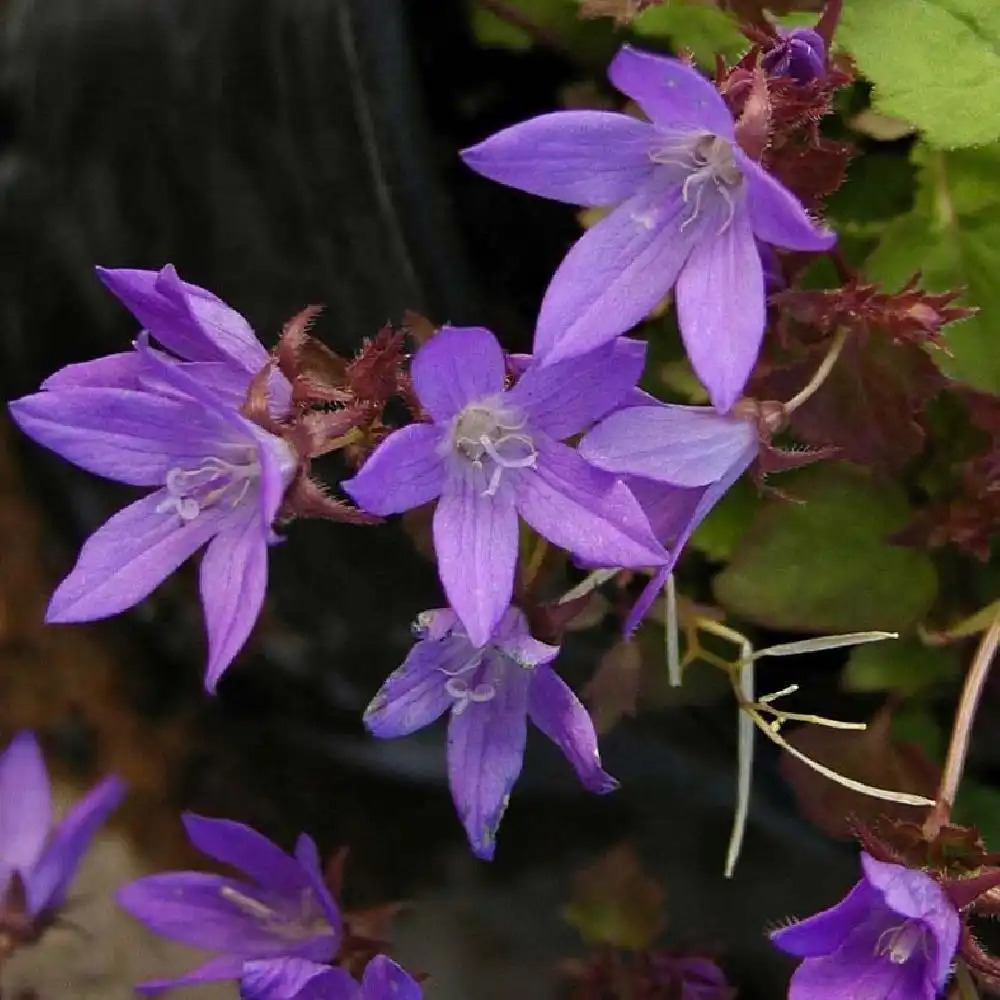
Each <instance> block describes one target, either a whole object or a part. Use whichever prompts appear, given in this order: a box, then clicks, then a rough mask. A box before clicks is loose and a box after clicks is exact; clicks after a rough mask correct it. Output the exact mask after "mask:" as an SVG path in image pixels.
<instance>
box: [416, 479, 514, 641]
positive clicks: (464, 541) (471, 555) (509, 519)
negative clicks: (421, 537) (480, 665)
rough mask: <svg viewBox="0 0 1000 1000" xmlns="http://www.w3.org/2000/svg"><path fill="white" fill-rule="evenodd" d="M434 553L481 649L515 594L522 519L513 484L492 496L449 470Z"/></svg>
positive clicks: (449, 591) (450, 597)
mask: <svg viewBox="0 0 1000 1000" xmlns="http://www.w3.org/2000/svg"><path fill="white" fill-rule="evenodd" d="M434 551H435V552H436V554H437V561H438V573H439V574H440V577H441V583H442V585H443V587H444V592H445V594H447V596H448V603H449V604H450V605H451V606H452V608H453V609H454V611H455V613H456V614H457V615H458V617H459V618H460V619H461V620H462V624H463V625H464V626H465V629H466V631H467V632H468V634H469V639H470V640H471V642H472V644H473V645H474V646H482V645H483V644H484V643H485V642H486V641H487V640H488V639H489V637H490V635H492V633H493V630H494V628H496V626H497V623H498V622H499V621H500V619H501V618H502V617H503V614H504V612H505V611H506V610H507V605H508V604H509V603H510V595H511V593H512V592H513V589H514V567H515V564H516V563H517V513H516V511H515V509H514V498H513V494H512V490H511V489H510V485H509V482H508V481H506V480H505V481H503V482H501V484H500V488H499V490H497V492H496V494H495V495H493V496H488V495H486V493H485V492H484V489H483V483H482V482H481V481H480V478H479V477H477V476H475V475H473V474H472V470H468V471H467V470H465V469H458V468H456V469H453V470H450V472H449V475H448V479H447V480H446V482H445V485H444V490H443V491H442V493H441V499H440V501H439V502H438V505H437V509H436V510H435V511H434Z"/></svg>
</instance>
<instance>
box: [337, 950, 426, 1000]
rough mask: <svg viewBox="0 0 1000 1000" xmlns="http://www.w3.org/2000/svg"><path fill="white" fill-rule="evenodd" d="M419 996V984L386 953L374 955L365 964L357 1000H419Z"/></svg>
mask: <svg viewBox="0 0 1000 1000" xmlns="http://www.w3.org/2000/svg"><path fill="white" fill-rule="evenodd" d="M420 997H421V992H420V984H419V983H418V982H417V981H416V980H415V979H414V978H413V977H412V976H411V975H410V974H409V973H408V972H407V971H406V970H405V969H404V968H402V967H401V966H399V965H397V964H396V963H395V962H394V961H393V960H392V959H391V958H389V956H388V955H376V956H375V957H374V958H373V959H372V960H371V961H370V962H369V963H368V965H367V966H365V972H364V976H363V977H362V979H361V996H360V998H359V1000H420ZM338 1000H339V998H338Z"/></svg>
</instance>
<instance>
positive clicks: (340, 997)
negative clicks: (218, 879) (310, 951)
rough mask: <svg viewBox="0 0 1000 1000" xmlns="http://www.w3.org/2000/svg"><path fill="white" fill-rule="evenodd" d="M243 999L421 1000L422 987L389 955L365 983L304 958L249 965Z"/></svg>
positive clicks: (373, 964) (378, 959) (376, 962)
mask: <svg viewBox="0 0 1000 1000" xmlns="http://www.w3.org/2000/svg"><path fill="white" fill-rule="evenodd" d="M240 995H241V996H242V997H243V1000H420V997H421V996H422V994H421V990H420V985H419V983H417V981H416V980H415V979H414V978H413V977H412V976H410V975H409V973H407V972H406V970H405V969H403V968H401V967H400V966H398V965H397V964H396V963H395V962H394V961H393V960H392V959H391V958H389V957H388V955H376V956H375V957H374V958H373V959H371V961H369V963H368V965H366V966H365V971H364V974H363V975H362V977H361V982H360V983H358V982H356V981H355V980H354V979H353V978H352V977H351V976H350V975H349V974H348V973H347V972H345V971H344V970H343V969H339V968H336V967H332V966H329V965H320V964H318V963H317V962H310V961H309V960H308V959H304V958H279V959H262V960H260V961H254V962H247V963H246V965H244V967H243V978H242V979H241V980H240Z"/></svg>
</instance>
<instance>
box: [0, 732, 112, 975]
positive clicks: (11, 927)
mask: <svg viewBox="0 0 1000 1000" xmlns="http://www.w3.org/2000/svg"><path fill="white" fill-rule="evenodd" d="M124 795H125V785H124V783H123V782H122V781H121V780H120V779H119V778H116V777H113V776H112V777H109V778H105V779H104V780H103V781H101V782H100V783H99V784H97V785H96V786H95V787H94V788H92V789H91V790H90V791H89V792H88V793H87V794H86V795H85V796H84V797H83V798H82V799H80V800H79V801H78V802H77V803H75V804H74V805H73V806H72V807H71V808H70V810H69V811H68V812H67V813H66V815H65V816H64V817H63V819H62V821H61V822H60V823H58V824H57V825H56V826H55V827H54V828H53V825H52V794H51V789H50V787H49V777H48V773H47V772H46V770H45V761H44V760H43V759H42V754H41V750H40V749H39V747H38V741H37V740H36V739H35V737H34V735H33V734H32V733H30V732H28V731H23V732H20V733H18V734H17V735H16V736H15V737H14V739H13V740H11V742H10V745H9V746H8V747H7V749H6V750H5V751H4V753H3V755H2V756H0V957H2V956H3V954H4V953H5V952H7V951H8V950H10V949H13V948H15V947H16V946H17V945H19V944H24V943H27V942H30V941H33V940H35V939H36V938H37V936H38V935H39V934H40V933H41V931H42V930H44V928H45V927H46V926H47V925H48V924H49V923H50V921H51V919H52V917H53V916H54V915H55V913H56V911H58V910H59V908H60V907H61V906H62V905H63V903H64V902H65V901H66V893H67V891H68V889H69V886H70V882H71V881H72V879H73V876H74V875H75V874H76V869H77V867H78V865H79V864H80V861H81V859H82V858H83V856H84V854H85V853H86V851H87V848H88V847H89V846H90V842H91V840H93V838H94V835H95V834H96V833H97V831H98V829H100V827H101V826H102V825H103V823H104V822H105V821H106V820H107V818H108V816H109V815H110V814H111V813H112V812H113V811H114V810H115V809H116V808H117V806H118V804H119V803H120V802H121V800H122V798H123V797H124Z"/></svg>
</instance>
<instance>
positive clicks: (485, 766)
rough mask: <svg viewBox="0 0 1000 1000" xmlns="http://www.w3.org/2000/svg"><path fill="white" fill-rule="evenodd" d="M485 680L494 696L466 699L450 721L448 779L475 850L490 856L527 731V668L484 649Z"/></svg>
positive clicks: (482, 855) (528, 680)
mask: <svg viewBox="0 0 1000 1000" xmlns="http://www.w3.org/2000/svg"><path fill="white" fill-rule="evenodd" d="M486 655H487V657H489V658H490V661H489V662H488V667H489V669H488V672H487V675H486V676H487V678H488V680H487V682H488V683H492V684H493V687H494V690H495V692H496V693H495V695H494V697H493V698H491V699H490V700H489V701H484V702H472V701H470V702H468V703H466V705H465V708H464V710H462V711H454V712H452V715H451V721H450V722H449V723H448V780H449V783H450V784H451V794H452V798H453V799H454V800H455V808H456V809H457V810H458V816H459V819H460V820H461V821H462V825H463V826H464V827H465V832H466V834H467V836H468V838H469V844H470V845H471V847H472V851H473V853H474V854H475V855H476V857H478V858H482V859H483V860H484V861H489V860H490V859H491V858H492V857H493V851H494V849H495V847H496V832H497V827H499V826H500V820H501V819H502V818H503V814H504V810H505V809H506V808H507V802H508V799H509V798H510V791H511V789H512V788H513V787H514V782H515V781H516V780H517V776H518V775H519V774H520V773H521V764H522V762H523V759H524V744H525V739H526V735H527V722H526V712H527V705H528V686H529V684H530V682H531V671H530V670H525V669H523V668H521V667H517V666H515V665H514V664H512V663H511V662H510V661H509V660H508V659H506V658H505V657H502V656H499V655H497V654H496V653H493V652H488V653H487V654H486Z"/></svg>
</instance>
